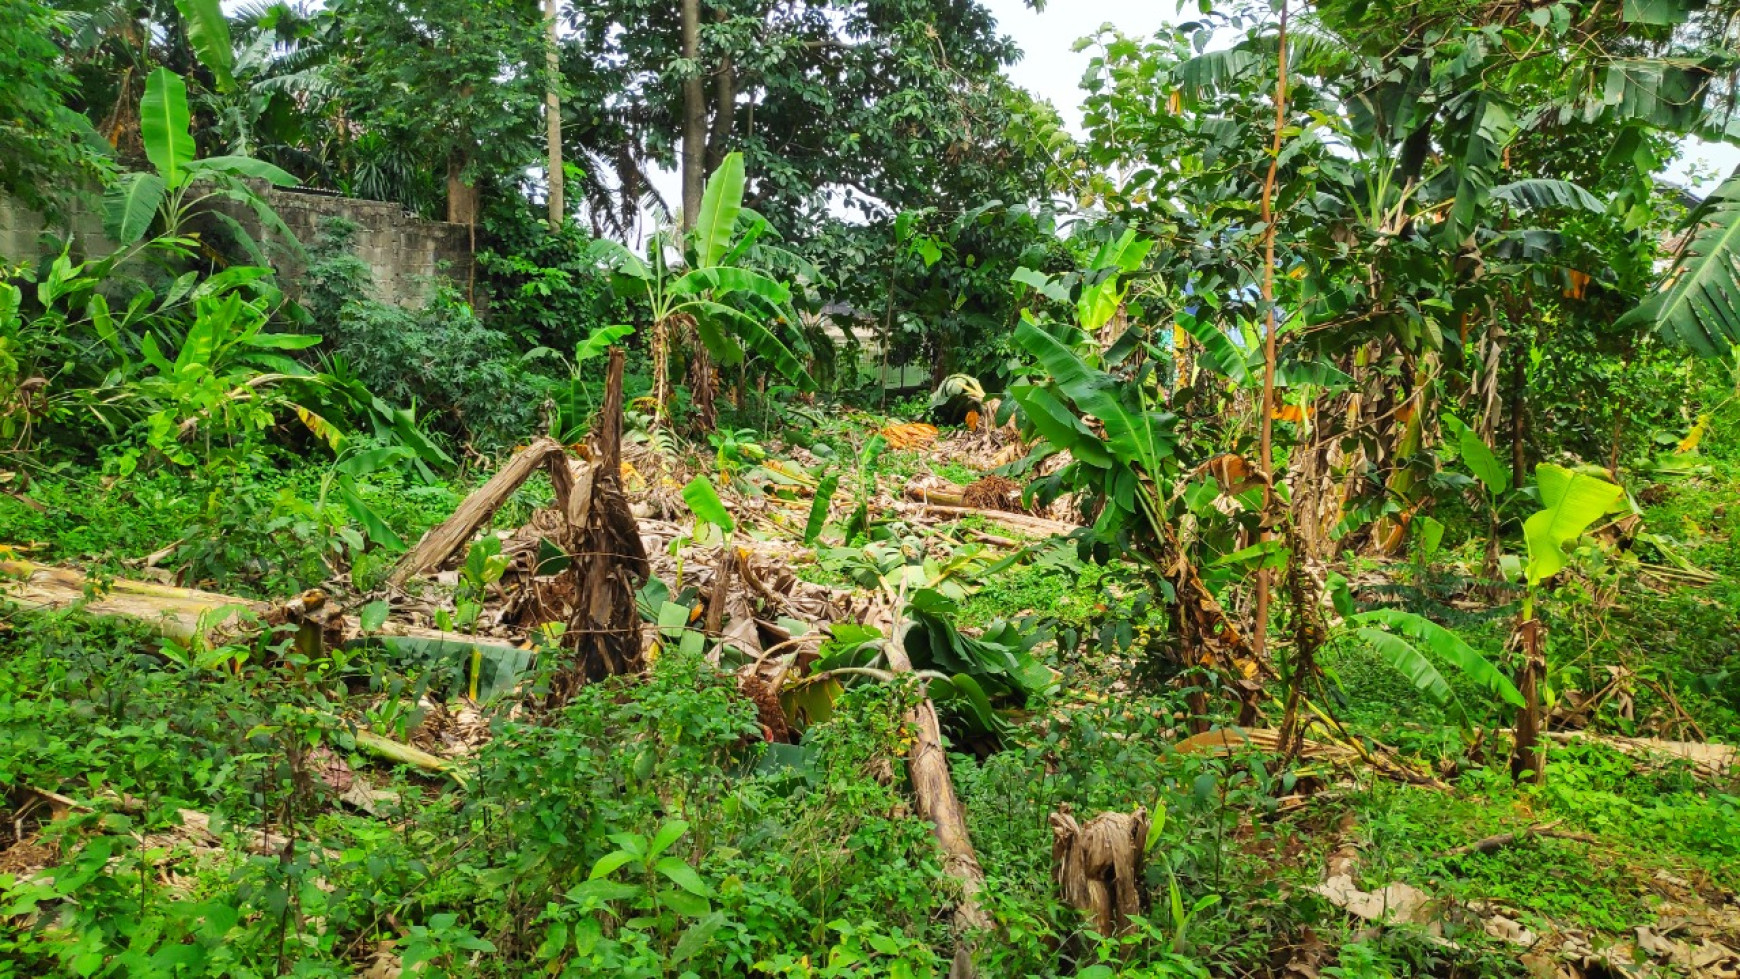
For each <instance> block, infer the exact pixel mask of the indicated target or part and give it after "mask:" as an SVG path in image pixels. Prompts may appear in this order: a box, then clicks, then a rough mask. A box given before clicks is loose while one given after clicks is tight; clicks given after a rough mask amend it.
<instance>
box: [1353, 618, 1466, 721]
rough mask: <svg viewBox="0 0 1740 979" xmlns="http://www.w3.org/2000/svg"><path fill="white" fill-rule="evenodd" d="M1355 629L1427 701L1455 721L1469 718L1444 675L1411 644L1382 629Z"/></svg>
mask: <svg viewBox="0 0 1740 979" xmlns="http://www.w3.org/2000/svg"><path fill="white" fill-rule="evenodd" d="M1354 632H1356V633H1357V634H1358V635H1359V637H1360V638H1362V639H1364V640H1365V641H1366V642H1368V643H1370V644H1371V648H1372V649H1373V650H1374V651H1376V653H1377V654H1378V655H1379V656H1380V657H1382V659H1383V661H1384V662H1385V663H1387V664H1388V665H1389V666H1390V668H1391V669H1393V670H1395V671H1396V672H1398V673H1400V674H1402V675H1403V676H1405V677H1407V678H1408V681H1409V682H1410V683H1412V684H1413V685H1414V689H1415V690H1418V691H1419V692H1420V693H1421V694H1423V695H1424V696H1425V697H1426V699H1427V700H1430V701H1431V702H1432V703H1434V704H1437V705H1438V706H1439V707H1442V708H1444V710H1445V711H1446V712H1447V713H1449V714H1450V716H1451V718H1452V719H1454V720H1455V721H1456V723H1457V724H1461V725H1466V724H1467V722H1468V719H1467V716H1466V715H1465V714H1464V713H1463V711H1462V704H1461V703H1459V702H1458V701H1457V700H1456V693H1455V691H1453V690H1451V689H1450V684H1449V683H1447V682H1445V680H1444V674H1442V673H1439V672H1438V668H1437V667H1436V666H1433V665H1432V661H1431V660H1429V659H1427V658H1426V657H1425V656H1423V655H1421V653H1420V651H1419V650H1418V649H1415V648H1414V647H1413V645H1412V644H1410V643H1409V642H1408V641H1407V640H1405V639H1403V638H1401V637H1400V636H1397V635H1395V634H1394V633H1390V632H1385V631H1384V630H1382V629H1373V628H1362V629H1355V630H1354Z"/></svg>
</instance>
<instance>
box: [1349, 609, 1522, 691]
mask: <svg viewBox="0 0 1740 979" xmlns="http://www.w3.org/2000/svg"><path fill="white" fill-rule="evenodd" d="M1348 619H1349V621H1351V622H1362V623H1373V624H1377V625H1383V626H1387V627H1389V628H1390V629H1392V630H1394V631H1396V632H1399V633H1401V634H1403V635H1405V636H1407V637H1409V638H1411V639H1413V640H1415V641H1416V642H1419V643H1422V644H1424V645H1425V647H1426V648H1427V649H1428V650H1430V651H1431V652H1432V654H1433V655H1435V656H1439V657H1442V658H1443V659H1445V660H1448V661H1449V662H1450V664H1451V665H1453V666H1455V667H1456V668H1457V669H1459V670H1461V671H1462V672H1463V673H1466V674H1467V675H1468V678H1469V679H1470V680H1473V681H1474V682H1475V683H1478V684H1479V685H1480V686H1481V687H1482V688H1483V689H1485V690H1486V691H1487V692H1488V693H1492V694H1494V695H1496V696H1498V697H1499V698H1500V699H1502V700H1503V701H1504V702H1505V703H1507V704H1511V705H1514V706H1517V707H1521V706H1522V705H1523V698H1522V694H1521V693H1518V692H1517V689H1516V685H1515V684H1513V683H1511V682H1510V678H1509V677H1507V676H1505V675H1504V674H1503V673H1501V672H1499V670H1498V667H1496V666H1493V665H1492V663H1491V662H1490V661H1488V660H1487V659H1486V658H1485V657H1483V656H1481V655H1480V653H1479V652H1478V651H1476V650H1475V648H1474V647H1473V646H1470V645H1468V643H1466V642H1464V641H1463V639H1462V637H1461V636H1458V635H1457V634H1456V633H1454V632H1451V631H1450V630H1449V629H1446V628H1444V627H1443V626H1441V625H1439V624H1438V623H1436V622H1433V621H1432V620H1431V619H1428V618H1426V617H1425V616H1422V615H1416V614H1414V613H1413V612H1404V611H1402V610H1400V609H1389V608H1380V609H1372V610H1371V611H1369V612H1361V613H1359V614H1357V615H1352V616H1349V617H1348Z"/></svg>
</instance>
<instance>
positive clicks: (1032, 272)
mask: <svg viewBox="0 0 1740 979" xmlns="http://www.w3.org/2000/svg"><path fill="white" fill-rule="evenodd" d="M1009 281H1011V282H1019V283H1021V284H1022V285H1027V286H1032V287H1033V288H1034V289H1035V290H1036V291H1038V292H1039V293H1040V294H1041V295H1043V296H1045V297H1046V298H1047V299H1052V300H1055V301H1056V302H1060V303H1065V302H1069V289H1068V288H1066V287H1065V286H1064V285H1063V283H1061V282H1057V281H1054V280H1053V279H1052V278H1051V277H1050V276H1048V275H1046V274H1045V273H1044V272H1040V271H1038V270H1037V269H1030V268H1027V267H1026V266H1022V267H1021V268H1018V269H1016V270H1015V272H1014V274H1012V275H1010V276H1009Z"/></svg>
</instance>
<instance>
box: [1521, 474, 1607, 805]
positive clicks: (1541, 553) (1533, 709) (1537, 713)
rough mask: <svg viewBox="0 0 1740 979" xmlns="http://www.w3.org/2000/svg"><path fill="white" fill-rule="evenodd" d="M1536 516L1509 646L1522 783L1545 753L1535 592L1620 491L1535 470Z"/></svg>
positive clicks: (1541, 633)
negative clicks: (1514, 658) (1514, 653)
mask: <svg viewBox="0 0 1740 979" xmlns="http://www.w3.org/2000/svg"><path fill="white" fill-rule="evenodd" d="M1535 485H1536V487H1538V490H1539V493H1540V499H1541V510H1540V512H1538V513H1536V514H1534V515H1533V516H1531V517H1529V518H1528V519H1527V520H1524V521H1523V541H1524V542H1525V543H1526V544H1527V546H1528V562H1527V563H1526V564H1525V565H1524V566H1523V576H1524V578H1525V580H1526V583H1527V590H1526V591H1524V592H1523V607H1522V616H1521V617H1520V618H1519V619H1518V621H1517V627H1516V634H1515V638H1514V643H1515V645H1516V647H1517V649H1518V651H1519V652H1521V654H1522V663H1521V664H1520V665H1519V667H1518V672H1517V684H1516V685H1517V688H1518V689H1519V690H1520V691H1521V692H1522V697H1523V703H1522V705H1521V707H1520V708H1519V709H1518V711H1517V718H1516V737H1515V739H1514V740H1513V742H1512V747H1511V756H1510V771H1511V775H1512V777H1514V778H1516V779H1518V780H1521V779H1524V778H1532V779H1533V780H1534V781H1537V782H1538V781H1541V780H1542V779H1544V778H1545V776H1546V759H1545V753H1544V752H1543V751H1542V750H1541V749H1540V747H1539V739H1540V730H1541V725H1542V717H1541V693H1542V687H1543V686H1545V683H1546V676H1547V658H1546V629H1545V628H1544V627H1543V626H1542V624H1541V622H1540V620H1539V619H1536V618H1535V589H1536V588H1538V587H1540V585H1541V583H1542V582H1544V581H1546V580H1547V579H1548V578H1551V577H1552V576H1553V575H1555V574H1558V573H1559V571H1560V569H1562V568H1564V566H1565V546H1566V545H1567V544H1571V543H1573V542H1575V541H1576V540H1578V539H1579V538H1581V537H1582V536H1583V534H1584V533H1585V532H1586V531H1588V529H1589V528H1590V527H1591V526H1593V525H1594V523H1595V521H1597V520H1599V519H1601V518H1602V517H1604V516H1606V515H1607V514H1609V513H1612V512H1614V510H1615V509H1616V508H1617V507H1618V506H1619V505H1620V503H1621V501H1622V500H1623V499H1624V496H1625V491H1624V490H1623V489H1621V488H1619V487H1618V486H1615V485H1614V484H1612V483H1609V482H1608V481H1606V480H1605V479H1601V478H1600V477H1598V476H1592V475H1590V474H1588V473H1583V472H1578V471H1576V470H1573V469H1566V468H1565V467H1563V466H1555V465H1552V464H1551V463H1542V464H1541V465H1539V466H1537V467H1536V468H1535Z"/></svg>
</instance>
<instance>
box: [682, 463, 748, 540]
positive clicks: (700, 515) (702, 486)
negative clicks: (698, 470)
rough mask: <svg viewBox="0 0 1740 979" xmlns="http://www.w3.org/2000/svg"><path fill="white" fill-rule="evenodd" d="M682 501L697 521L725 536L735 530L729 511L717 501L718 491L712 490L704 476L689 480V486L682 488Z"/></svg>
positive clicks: (710, 483) (735, 525) (735, 526)
mask: <svg viewBox="0 0 1740 979" xmlns="http://www.w3.org/2000/svg"><path fill="white" fill-rule="evenodd" d="M683 501H684V502H686V503H688V504H689V510H690V512H692V513H694V515H695V518H696V519H697V520H701V521H703V522H705V523H710V524H712V525H713V526H715V527H718V528H719V529H720V530H723V531H725V532H726V533H727V534H729V533H731V532H732V531H733V530H736V529H737V524H736V522H735V521H733V520H732V519H731V513H730V511H728V510H726V509H725V504H724V503H721V502H720V501H719V493H718V491H716V490H715V489H713V484H712V482H710V481H709V480H708V479H707V477H706V476H696V477H695V478H694V479H691V480H689V485H687V486H684V487H683Z"/></svg>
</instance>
